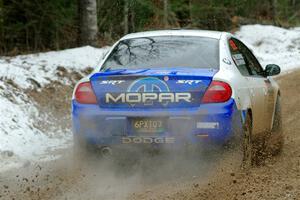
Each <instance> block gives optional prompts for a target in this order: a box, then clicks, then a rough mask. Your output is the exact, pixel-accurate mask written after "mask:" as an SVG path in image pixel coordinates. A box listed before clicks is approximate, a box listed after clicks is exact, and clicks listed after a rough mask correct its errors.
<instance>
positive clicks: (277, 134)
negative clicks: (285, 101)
mask: <svg viewBox="0 0 300 200" xmlns="http://www.w3.org/2000/svg"><path fill="white" fill-rule="evenodd" d="M283 144H284V136H283V128H282V118H281V101H280V96H278V97H277V101H276V105H275V113H274V121H273V127H272V130H271V133H270V136H269V138H268V141H266V153H267V154H268V155H271V156H275V155H277V154H279V153H280V152H281V151H282V147H283Z"/></svg>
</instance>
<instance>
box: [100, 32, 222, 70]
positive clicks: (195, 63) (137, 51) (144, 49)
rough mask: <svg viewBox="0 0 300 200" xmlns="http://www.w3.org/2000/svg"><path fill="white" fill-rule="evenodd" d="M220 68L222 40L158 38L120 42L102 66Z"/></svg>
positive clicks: (176, 37) (119, 67)
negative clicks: (220, 45)
mask: <svg viewBox="0 0 300 200" xmlns="http://www.w3.org/2000/svg"><path fill="white" fill-rule="evenodd" d="M168 67H187V68H213V69H218V68H219V40H217V39H213V38H205V37H187V36H158V37H142V38H134V39H127V40H123V41H121V42H119V44H118V45H117V46H116V47H115V48H114V49H113V51H112V52H111V54H110V55H109V57H108V58H107V60H106V61H105V63H104V64H103V66H102V70H103V71H105V70H108V69H112V70H113V69H145V68H146V69H147V68H168Z"/></svg>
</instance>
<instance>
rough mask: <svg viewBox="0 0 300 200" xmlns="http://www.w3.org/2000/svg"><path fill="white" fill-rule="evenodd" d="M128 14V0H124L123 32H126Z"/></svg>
mask: <svg viewBox="0 0 300 200" xmlns="http://www.w3.org/2000/svg"><path fill="white" fill-rule="evenodd" d="M128 16H129V2H128V0H125V1H124V34H127V33H128V31H129V29H128Z"/></svg>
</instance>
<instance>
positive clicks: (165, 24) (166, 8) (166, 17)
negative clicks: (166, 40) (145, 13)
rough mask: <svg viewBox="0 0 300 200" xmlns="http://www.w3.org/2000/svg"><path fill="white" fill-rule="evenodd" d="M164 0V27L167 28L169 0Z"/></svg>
mask: <svg viewBox="0 0 300 200" xmlns="http://www.w3.org/2000/svg"><path fill="white" fill-rule="evenodd" d="M163 1H164V27H165V28H167V27H168V25H169V23H168V14H169V13H168V11H169V9H168V6H169V5H168V0H163Z"/></svg>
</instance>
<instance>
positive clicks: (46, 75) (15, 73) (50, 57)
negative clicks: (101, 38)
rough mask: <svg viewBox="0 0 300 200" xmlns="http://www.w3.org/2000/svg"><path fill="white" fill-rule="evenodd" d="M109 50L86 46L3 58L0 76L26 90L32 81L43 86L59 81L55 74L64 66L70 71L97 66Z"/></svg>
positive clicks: (0, 64)
mask: <svg viewBox="0 0 300 200" xmlns="http://www.w3.org/2000/svg"><path fill="white" fill-rule="evenodd" d="M108 49H109V48H108V47H104V48H101V49H97V48H93V47H90V46H86V47H82V48H75V49H68V50H64V51H51V52H48V53H39V54H32V55H24V56H16V57H14V58H8V57H3V58H1V59H0V75H1V77H5V78H6V79H11V80H13V81H14V83H16V84H17V85H18V86H19V87H21V88H24V89H25V88H29V87H31V86H32V82H31V81H30V79H34V80H35V81H37V82H38V83H39V84H41V85H42V86H43V85H45V84H47V83H49V82H50V81H53V80H58V79H59V77H58V76H56V74H55V73H56V68H57V67H59V66H63V67H65V68H66V69H69V70H76V71H80V70H84V69H85V68H86V67H94V66H97V65H98V64H99V62H100V61H101V60H102V57H103V55H104V54H105V53H106V52H107V50H108Z"/></svg>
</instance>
